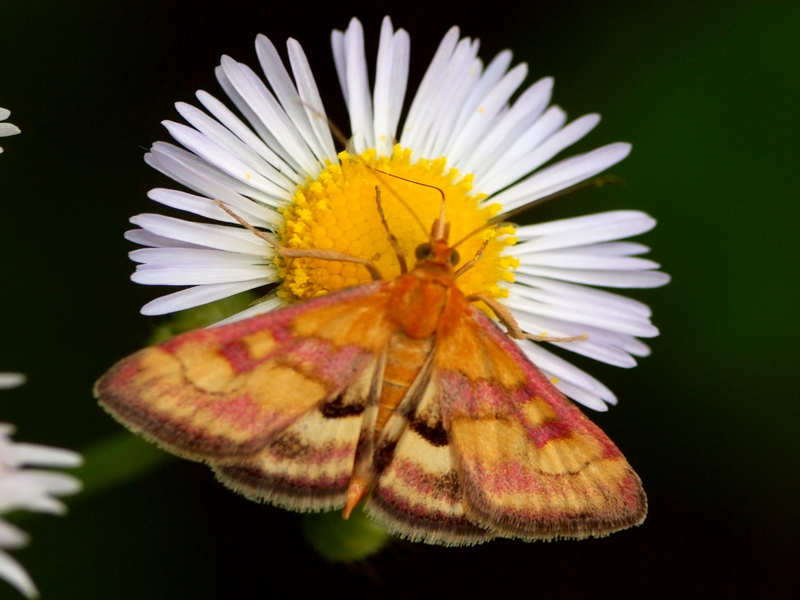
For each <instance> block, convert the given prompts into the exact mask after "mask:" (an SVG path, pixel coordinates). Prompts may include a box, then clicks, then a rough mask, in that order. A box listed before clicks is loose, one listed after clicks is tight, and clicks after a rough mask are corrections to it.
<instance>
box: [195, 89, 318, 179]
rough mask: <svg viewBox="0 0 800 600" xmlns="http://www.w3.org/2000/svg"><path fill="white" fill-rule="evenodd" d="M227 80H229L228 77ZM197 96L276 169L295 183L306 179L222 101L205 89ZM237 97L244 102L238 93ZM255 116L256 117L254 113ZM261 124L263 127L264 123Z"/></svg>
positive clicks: (213, 113)
mask: <svg viewBox="0 0 800 600" xmlns="http://www.w3.org/2000/svg"><path fill="white" fill-rule="evenodd" d="M225 81H226V82H227V79H226V80H225ZM195 96H197V99H198V100H200V103H201V104H202V105H203V106H205V107H206V110H208V112H210V113H211V114H212V115H214V117H215V118H216V119H217V120H218V121H219V122H220V123H221V124H222V125H224V126H225V127H226V128H227V129H228V130H229V131H231V132H232V133H233V134H234V135H235V136H236V137H238V138H239V139H240V140H242V141H243V142H244V144H245V145H246V146H247V147H248V148H249V149H251V150H253V151H254V152H255V153H256V154H258V155H259V156H260V157H261V158H263V159H264V160H265V161H266V162H267V163H269V164H270V165H272V166H273V167H275V169H277V170H278V171H279V172H280V173H281V174H282V175H283V176H284V177H286V178H287V179H289V180H290V181H292V182H294V183H295V185H297V184H300V183H303V182H304V179H303V178H302V177H300V176H299V175H298V173H297V171H296V170H295V169H294V168H292V167H291V166H290V165H289V164H288V163H287V162H286V161H285V160H284V159H283V158H281V157H280V156H279V155H278V154H277V153H276V152H274V151H273V150H272V149H271V148H270V147H269V146H267V144H265V143H264V141H263V140H262V139H261V138H260V137H259V136H258V135H256V134H255V133H253V130H252V129H250V128H249V127H248V126H247V125H246V124H245V123H243V122H242V120H241V119H240V118H239V117H237V116H236V115H235V114H234V113H233V111H231V110H230V109H229V108H228V107H227V106H225V105H224V104H223V103H222V102H220V101H219V100H217V99H216V98H215V97H214V96H212V95H211V94H209V93H208V92H205V91H203V90H198V91H197V93H196V94H195ZM237 98H239V100H240V101H241V102H243V101H242V100H241V98H240V97H239V96H238V94H237ZM248 110H249V109H248ZM251 112H252V111H251ZM245 114H247V113H245ZM253 118H255V116H254V115H253ZM259 124H260V126H261V127H262V128H263V124H262V123H259ZM257 131H258V130H257Z"/></svg>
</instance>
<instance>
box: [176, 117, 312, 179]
mask: <svg viewBox="0 0 800 600" xmlns="http://www.w3.org/2000/svg"><path fill="white" fill-rule="evenodd" d="M175 108H176V109H177V110H178V112H179V113H180V115H181V116H182V117H183V118H184V119H186V121H187V122H188V123H190V124H191V125H192V126H193V127H194V128H195V129H196V130H197V131H198V132H199V133H200V134H202V135H203V136H205V137H207V138H208V139H209V140H210V141H211V142H212V143H213V145H214V146H215V147H216V148H217V149H218V150H217V152H218V153H223V154H224V153H227V154H230V155H231V156H234V157H236V159H237V160H238V161H239V162H240V163H242V164H244V165H246V169H245V170H251V171H256V172H258V173H259V174H261V175H262V176H263V177H265V178H266V179H267V180H268V181H269V182H270V183H272V184H274V185H275V186H277V188H278V189H281V190H283V191H284V192H287V193H293V192H294V190H295V188H296V187H297V182H296V181H294V180H293V179H290V178H289V177H287V176H286V175H285V174H284V173H283V172H282V171H280V169H278V168H276V167H274V166H273V165H271V164H270V163H269V161H267V160H265V159H264V158H262V157H261V156H259V154H258V153H257V152H256V151H255V150H254V149H253V148H251V147H249V146H248V145H247V144H246V143H245V142H243V141H242V140H240V139H239V138H237V137H236V136H235V135H234V134H233V133H232V132H231V131H230V130H229V129H228V128H227V127H224V126H223V125H222V124H220V123H219V121H217V120H216V119H212V118H211V117H209V116H208V115H206V114H205V113H204V112H203V111H201V110H200V109H198V108H195V107H194V106H192V105H190V104H186V103H184V102H177V103H176V104H175ZM165 123H169V121H165ZM251 135H252V132H251ZM176 139H178V138H176ZM248 139H252V138H250V137H249V136H248ZM190 149H191V148H190ZM198 154H199V153H198ZM200 156H203V155H202V154H201V155H200ZM206 158H207V159H209V158H208V157H206ZM209 160H210V162H213V163H214V164H216V165H217V166H219V167H221V166H222V165H221V164H220V163H219V162H217V161H214V160H211V159H209ZM232 174H233V175H235V174H234V173H232ZM249 183H252V182H249Z"/></svg>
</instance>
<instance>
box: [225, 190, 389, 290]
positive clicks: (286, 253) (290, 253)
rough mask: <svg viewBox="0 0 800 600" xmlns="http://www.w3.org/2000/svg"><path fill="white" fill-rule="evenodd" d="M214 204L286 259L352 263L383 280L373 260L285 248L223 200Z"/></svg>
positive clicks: (317, 250)
mask: <svg viewBox="0 0 800 600" xmlns="http://www.w3.org/2000/svg"><path fill="white" fill-rule="evenodd" d="M214 202H216V203H217V206H219V207H220V208H221V209H222V210H224V211H225V212H226V213H228V214H229V215H230V216H231V217H233V218H234V219H236V221H237V222H238V223H239V224H240V225H241V226H242V227H244V228H245V229H247V230H248V231H250V232H251V233H252V234H254V235H256V236H258V237H260V238H261V239H262V240H264V241H265V242H267V243H268V244H270V245H271V246H273V247H274V248H275V250H276V251H277V252H278V254H280V255H281V256H283V257H285V258H321V259H323V260H338V261H342V262H352V263H356V264H359V265H363V266H364V267H365V268H366V269H367V271H369V274H370V275H371V276H372V279H373V281H380V280H382V279H383V275H381V272H380V269H378V265H376V264H375V263H374V262H372V261H371V260H367V259H366V258H359V257H358V256H351V255H350V254H345V253H344V252H337V251H336V250H319V249H312V248H286V247H285V246H281V245H280V242H278V240H276V239H275V238H273V237H272V236H271V235H268V234H266V233H264V232H263V231H261V230H260V229H256V228H255V227H253V226H252V225H251V224H250V223H248V222H247V221H245V220H244V219H243V218H242V217H240V216H239V215H237V214H236V213H235V212H233V211H232V210H231V209H230V208H228V207H227V206H226V205H225V204H224V203H223V202H222V201H221V200H219V199H217V198H214Z"/></svg>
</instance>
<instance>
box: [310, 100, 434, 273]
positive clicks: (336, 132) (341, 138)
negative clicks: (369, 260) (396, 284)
mask: <svg viewBox="0 0 800 600" xmlns="http://www.w3.org/2000/svg"><path fill="white" fill-rule="evenodd" d="M297 102H299V103H300V104H301V105H303V106H304V107H305V108H307V109H308V110H309V111H311V112H312V113H313V116H314V117H315V118H317V119H325V120H326V121H327V122H328V127H330V130H331V133H332V134H333V137H335V138H336V139H337V141H338V142H339V143H340V144H342V146H344V147H345V150H347V152H348V153H349V154H350V157H351V159H353V160H355V161H356V162H361V164H362V165H364V166H365V167H367V168H368V169H369V170H371V171H372V172H374V173H376V177H378V179H380V180H381V183H382V184H383V185H384V187H386V189H388V190H389V191H390V192H391V193H392V194H394V195H395V197H396V198H397V200H398V201H399V202H400V204H402V205H403V207H405V209H406V210H407V211H408V212H409V214H411V216H412V217H414V220H415V221H416V222H417V225H419V226H420V229H422V231H423V232H424V233H425V235H426V236H429V238H428V241H432V240H431V239H430V233H429V232H428V228H427V227H426V226H425V224H424V223H423V222H422V219H420V218H419V216H418V215H417V213H415V212H414V210H413V209H412V208H411V206H410V205H409V204H408V202H406V201H405V200H403V197H402V196H401V195H400V194H398V193H397V192H396V191H395V190H394V188H392V186H391V185H389V183H388V182H387V181H386V180H385V179H384V178H383V177H381V176H379V175H377V173H381V174H382V175H386V176H388V177H394V178H395V179H402V180H403V181H407V182H408V183H414V184H416V185H421V186H424V187H429V188H433V189H435V190H437V191H438V192H439V193H440V194H441V196H442V204H444V191H442V189H441V188H438V187H436V186H435V185H430V184H427V183H421V182H419V181H414V180H413V179H407V178H406V177H400V176H399V175H393V174H391V173H387V172H386V171H381V170H380V169H375V168H373V167H370V166H369V165H367V164H365V163H364V162H362V161H361V159H360V157H359V156H358V155H357V154H356V151H355V149H354V148H352V146H351V141H352V139H353V138H347V137H346V136H345V135H344V133H343V132H342V130H341V129H339V127H337V125H336V123H334V122H333V121H332V120H331V119H330V118H328V116H327V115H325V114H323V113H322V112H320V111H319V110H318V109H317V108H315V107H314V106H312V105H310V104H309V103H308V102H304V101H303V99H302V98H300V97H298V98H297ZM376 187H377V186H376ZM378 208H379V210H380V212H381V220H382V221H383V224H384V227H386V231H387V232H389V235H390V236H391V235H392V234H391V232H390V231H389V228H388V226H387V225H386V219H385V218H384V216H383V211H382V210H381V209H380V205H378ZM394 239H395V242H392V247H393V248H395V252H397V255H398V257H400V256H401V254H400V252H399V251H398V250H397V246H396V241H397V238H394ZM389 241H390V242H391V238H390V240H389ZM404 261H405V257H404V258H403V262H404ZM405 272H406V271H403V273H405Z"/></svg>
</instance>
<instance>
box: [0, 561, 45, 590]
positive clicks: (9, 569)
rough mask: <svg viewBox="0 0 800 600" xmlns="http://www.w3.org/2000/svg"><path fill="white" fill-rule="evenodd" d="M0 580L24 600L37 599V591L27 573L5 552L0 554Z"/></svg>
mask: <svg viewBox="0 0 800 600" xmlns="http://www.w3.org/2000/svg"><path fill="white" fill-rule="evenodd" d="M0 578H3V579H5V580H6V581H7V582H8V583H10V584H11V585H13V586H14V587H15V588H17V589H18V590H19V591H20V592H21V593H22V594H23V595H24V596H25V597H26V598H38V597H39V590H38V589H36V586H35V585H34V583H33V580H32V579H31V577H30V575H28V572H27V571H25V569H24V568H23V566H22V565H21V564H19V563H18V562H17V561H16V560H14V559H13V558H11V556H9V555H8V554H7V553H5V552H0Z"/></svg>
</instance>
